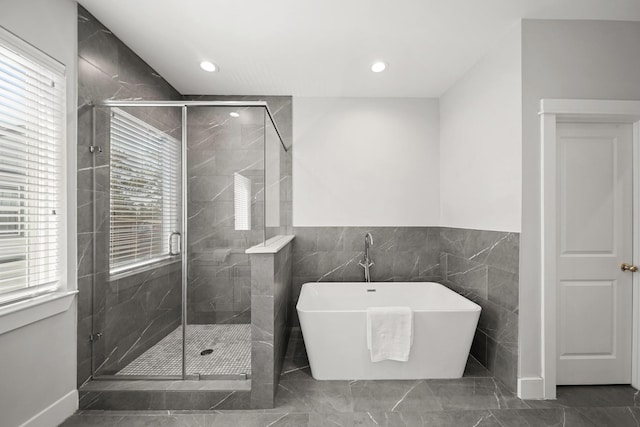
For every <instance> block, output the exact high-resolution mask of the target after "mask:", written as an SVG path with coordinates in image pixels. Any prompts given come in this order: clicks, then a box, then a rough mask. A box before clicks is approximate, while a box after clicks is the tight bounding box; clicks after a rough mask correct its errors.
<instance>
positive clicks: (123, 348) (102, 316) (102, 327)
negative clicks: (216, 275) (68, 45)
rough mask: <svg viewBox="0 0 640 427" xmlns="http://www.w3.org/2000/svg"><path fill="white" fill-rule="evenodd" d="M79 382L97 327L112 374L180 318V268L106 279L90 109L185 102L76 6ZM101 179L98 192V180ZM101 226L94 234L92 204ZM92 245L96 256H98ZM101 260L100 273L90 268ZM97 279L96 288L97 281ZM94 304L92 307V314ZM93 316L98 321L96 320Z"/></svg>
mask: <svg viewBox="0 0 640 427" xmlns="http://www.w3.org/2000/svg"><path fill="white" fill-rule="evenodd" d="M78 38H79V42H78V56H79V58H78V98H79V99H78V127H79V128H78V172H77V173H78V277H79V279H78V287H79V291H80V294H79V298H78V384H79V385H80V384H82V383H83V382H85V381H86V380H87V379H89V377H90V375H91V343H90V341H89V336H90V335H91V333H92V323H95V325H96V328H95V331H94V332H101V333H102V334H103V335H102V339H101V340H99V341H98V342H97V344H96V366H100V365H102V366H101V372H102V373H115V371H117V370H118V369H119V368H120V367H123V366H124V365H126V364H127V363H128V362H130V361H131V360H133V359H134V358H135V357H136V356H138V355H139V354H141V353H142V352H144V351H145V350H146V349H147V348H149V347H150V346H152V345H153V344H155V343H156V342H157V341H158V340H160V339H161V338H162V337H163V336H164V335H166V333H168V332H169V331H171V330H172V329H175V328H176V326H177V324H178V323H177V322H179V318H180V266H179V264H177V265H170V266H164V267H162V268H159V269H156V270H152V271H147V272H144V273H140V274H137V275H133V276H129V277H126V278H122V279H120V280H117V281H109V280H108V261H107V256H108V250H107V248H108V246H107V245H108V210H109V188H108V184H107V183H108V175H109V169H108V153H109V147H108V140H107V139H106V135H107V134H106V132H105V130H106V129H105V127H104V125H105V124H106V123H108V115H106V114H105V113H104V110H102V111H101V110H100V109H96V113H97V114H96V124H97V125H98V126H97V128H98V129H97V131H98V134H97V138H96V142H98V145H101V146H102V149H103V152H102V153H101V154H96V155H95V156H96V158H95V160H96V170H95V171H94V170H93V169H92V156H93V155H92V154H91V153H90V152H89V147H90V146H91V145H92V144H93V140H92V107H91V104H96V103H99V102H101V101H104V100H107V99H153V100H176V99H180V95H179V94H178V92H177V91H176V90H175V89H173V88H172V87H171V86H170V85H169V84H168V83H167V82H166V81H164V80H163V79H162V78H161V77H160V76H159V75H158V74H157V73H156V72H155V71H154V70H153V69H151V68H150V67H149V66H148V65H147V64H146V63H144V62H143V61H142V60H141V59H140V58H139V57H138V56H136V54H135V53H133V52H132V51H131V50H130V49H129V48H128V47H126V46H125V45H124V44H123V43H122V42H121V41H120V40H118V38H117V37H115V36H114V35H113V34H112V33H111V32H110V31H109V30H108V29H107V28H106V27H104V26H103V25H102V24H101V23H100V22H99V21H98V20H96V19H95V18H94V17H93V16H92V15H91V14H90V13H89V12H88V11H87V10H85V9H84V8H82V7H80V6H78ZM137 111H138V112H139V113H137V114H138V115H141V117H140V118H142V119H144V120H145V121H148V122H150V123H151V124H153V125H154V126H156V127H158V128H161V129H164V130H167V131H171V133H173V134H174V136H175V134H176V129H178V127H179V123H180V115H179V111H177V112H176V113H177V114H174V113H171V112H167V110H164V111H163V112H157V113H154V112H153V111H152V110H148V109H139V110H137ZM94 172H95V173H96V194H94V193H93V191H92V188H93V176H94ZM94 200H95V201H96V203H97V204H98V206H97V211H98V212H99V215H100V216H99V218H96V220H97V224H98V226H97V227H96V230H94V228H93V203H94ZM94 239H95V243H96V248H97V251H96V254H94V253H93V244H94ZM94 255H95V256H96V258H95V262H96V269H95V271H94V268H93V262H94ZM94 273H95V275H96V276H95V279H96V283H95V290H96V294H95V295H93V293H92V280H93V279H94V277H93V274H94ZM92 303H93V304H95V307H94V309H93V310H92ZM92 312H93V313H94V316H95V317H92Z"/></svg>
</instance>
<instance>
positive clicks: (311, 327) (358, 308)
mask: <svg viewBox="0 0 640 427" xmlns="http://www.w3.org/2000/svg"><path fill="white" fill-rule="evenodd" d="M372 290H373V291H372ZM381 306H408V307H411V309H412V310H413V312H414V317H413V319H414V329H413V330H414V338H413V345H412V346H411V353H410V355H409V361H408V362H396V361H392V360H385V361H382V362H376V363H373V362H371V358H370V355H369V350H368V349H367V340H366V309H367V307H381ZM296 308H297V310H298V316H299V318H300V327H301V328H302V335H303V337H304V344H305V347H306V349H307V355H308V356H309V364H310V365H311V374H312V375H313V378H315V379H317V380H359V379H363V380H364V379H425V378H459V377H461V376H462V373H463V372H464V367H465V364H466V362H467V357H468V356H469V350H470V349H471V342H472V340H473V335H474V332H475V330H476V326H477V324H478V318H479V317H480V309H481V308H480V306H479V305H477V304H475V303H474V302H472V301H469V300H468V299H466V298H465V297H463V296H461V295H459V294H457V293H455V292H454V291H452V290H450V289H449V288H447V287H445V286H443V285H441V284H439V283H433V282H424V283H418V282H409V283H404V282H395V283H362V282H360V283H305V284H304V285H303V286H302V292H301V293H300V298H299V299H298V304H297V305H296Z"/></svg>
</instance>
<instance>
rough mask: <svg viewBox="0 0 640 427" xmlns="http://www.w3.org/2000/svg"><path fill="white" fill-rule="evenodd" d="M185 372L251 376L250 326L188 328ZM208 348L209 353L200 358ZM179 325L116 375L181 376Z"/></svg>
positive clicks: (193, 326)
mask: <svg viewBox="0 0 640 427" xmlns="http://www.w3.org/2000/svg"><path fill="white" fill-rule="evenodd" d="M186 342H187V373H189V374H200V375H240V374H248V375H249V374H251V325H244V324H234V325H187V340H186ZM207 349H210V350H212V352H211V353H210V354H205V355H202V354H201V352H202V351H203V350H207ZM181 374H182V326H179V327H178V328H177V329H176V330H174V331H173V332H171V333H170V334H169V335H167V336H166V337H164V338H163V339H161V340H160V341H159V342H158V343H156V344H155V345H154V346H153V347H151V348H150V349H149V350H147V351H145V352H144V353H143V354H141V355H140V356H139V357H138V358H136V359H135V360H134V361H133V362H131V363H130V364H128V365H127V366H125V367H124V368H123V369H122V370H121V371H120V372H118V373H117V374H116V375H151V376H153V375H181Z"/></svg>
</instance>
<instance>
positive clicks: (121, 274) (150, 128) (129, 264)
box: [90, 100, 291, 380]
mask: <svg viewBox="0 0 640 427" xmlns="http://www.w3.org/2000/svg"><path fill="white" fill-rule="evenodd" d="M92 122H93V123H92V136H93V139H92V141H93V142H92V145H91V147H90V152H91V153H92V160H91V162H92V168H91V169H92V172H93V177H92V178H93V181H92V182H93V184H92V185H93V188H92V191H91V195H92V197H93V201H92V202H93V218H92V222H93V239H92V241H91V245H92V248H90V249H91V251H92V253H93V257H92V259H93V262H92V263H93V265H92V266H91V268H92V272H93V274H92V276H91V277H92V280H93V282H92V284H91V290H92V292H91V301H90V304H91V310H92V314H93V315H92V316H91V319H92V320H91V321H92V324H91V330H92V333H91V337H90V339H91V372H92V379H94V380H105V379H110V380H128V379H135V380H143V379H154V380H161V379H165V380H219V379H225V380H233V379H250V378H251V377H252V372H251V366H252V363H251V362H252V361H251V349H252V334H251V321H252V310H251V294H252V280H251V265H250V260H249V256H250V255H248V254H247V253H245V251H246V250H247V249H249V248H250V247H254V246H256V245H261V244H265V242H267V241H269V239H271V238H273V237H275V236H278V235H285V234H290V233H291V179H290V178H291V177H290V174H291V172H290V171H291V158H290V153H288V147H287V146H286V145H285V143H284V142H283V138H282V134H281V133H280V131H279V129H278V126H277V125H276V123H275V122H274V119H273V114H272V112H271V110H270V109H269V107H268V105H267V103H266V102H257V101H255V102H242V101H202V100H198V101H158V102H149V101H108V102H105V103H103V104H101V105H95V106H93V111H92Z"/></svg>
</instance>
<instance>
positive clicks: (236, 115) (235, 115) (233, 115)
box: [229, 111, 240, 117]
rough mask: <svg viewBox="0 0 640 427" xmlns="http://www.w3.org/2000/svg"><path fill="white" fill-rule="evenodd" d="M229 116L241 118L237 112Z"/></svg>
mask: <svg viewBox="0 0 640 427" xmlns="http://www.w3.org/2000/svg"><path fill="white" fill-rule="evenodd" d="M229 115H230V116H231V117H240V113H236V112H235V111H232V112H230V113H229Z"/></svg>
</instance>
